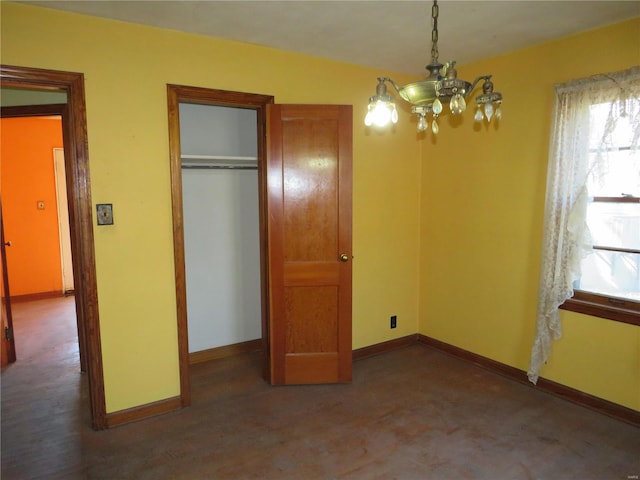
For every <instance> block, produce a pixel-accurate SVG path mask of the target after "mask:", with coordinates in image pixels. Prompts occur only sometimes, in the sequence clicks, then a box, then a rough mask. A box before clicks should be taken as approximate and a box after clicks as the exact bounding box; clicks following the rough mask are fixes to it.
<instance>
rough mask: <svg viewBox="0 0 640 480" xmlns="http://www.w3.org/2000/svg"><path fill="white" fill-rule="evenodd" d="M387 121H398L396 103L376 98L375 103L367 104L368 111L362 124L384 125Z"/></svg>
mask: <svg viewBox="0 0 640 480" xmlns="http://www.w3.org/2000/svg"><path fill="white" fill-rule="evenodd" d="M389 122H393V123H398V111H397V110H396V105H395V103H393V102H385V101H382V100H378V101H377V102H375V103H370V104H369V111H368V112H367V116H366V117H365V118H364V124H365V125H366V126H368V127H370V126H371V125H375V126H377V127H384V126H386V125H388V124H389Z"/></svg>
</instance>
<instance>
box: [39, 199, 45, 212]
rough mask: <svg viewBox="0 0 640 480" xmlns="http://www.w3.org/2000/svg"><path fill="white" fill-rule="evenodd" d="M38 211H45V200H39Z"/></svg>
mask: <svg viewBox="0 0 640 480" xmlns="http://www.w3.org/2000/svg"><path fill="white" fill-rule="evenodd" d="M38 210H44V200H38Z"/></svg>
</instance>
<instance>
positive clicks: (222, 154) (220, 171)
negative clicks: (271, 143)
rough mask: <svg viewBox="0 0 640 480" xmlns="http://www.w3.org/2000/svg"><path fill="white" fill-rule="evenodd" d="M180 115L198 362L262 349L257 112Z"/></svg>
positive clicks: (190, 319) (190, 109)
mask: <svg viewBox="0 0 640 480" xmlns="http://www.w3.org/2000/svg"><path fill="white" fill-rule="evenodd" d="M179 109H180V158H181V169H182V211H183V222H184V253H185V273H186V290H187V327H188V340H189V362H190V364H193V363H200V362H204V361H207V360H212V359H215V358H220V357H222V356H225V355H228V354H231V353H240V352H244V351H252V350H259V349H260V348H261V344H262V331H261V310H260V308H261V307H260V227H259V202H258V138H257V129H256V125H257V120H256V116H257V114H256V111H255V110H252V109H246V108H239V107H228V106H217V105H202V104H193V103H180V104H179Z"/></svg>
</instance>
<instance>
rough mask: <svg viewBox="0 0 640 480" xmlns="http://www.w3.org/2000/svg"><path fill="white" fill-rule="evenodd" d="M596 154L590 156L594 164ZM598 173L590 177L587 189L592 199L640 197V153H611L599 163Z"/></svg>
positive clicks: (624, 151)
mask: <svg viewBox="0 0 640 480" xmlns="http://www.w3.org/2000/svg"><path fill="white" fill-rule="evenodd" d="M595 159H596V154H595V153H591V154H590V155H589V161H590V162H592V164H593V162H594V161H595ZM598 165H599V167H598V169H597V171H593V175H589V178H588V181H587V188H588V191H589V195H590V196H592V197H620V196H622V194H625V195H633V196H634V197H640V151H637V152H632V151H631V150H617V151H609V152H607V153H606V154H605V155H603V157H602V158H601V159H600V161H599V162H598Z"/></svg>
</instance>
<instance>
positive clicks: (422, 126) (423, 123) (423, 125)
mask: <svg viewBox="0 0 640 480" xmlns="http://www.w3.org/2000/svg"><path fill="white" fill-rule="evenodd" d="M426 129H427V119H426V118H425V116H424V115H420V118H419V119H418V131H419V132H424V131H425V130H426Z"/></svg>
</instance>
